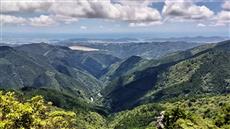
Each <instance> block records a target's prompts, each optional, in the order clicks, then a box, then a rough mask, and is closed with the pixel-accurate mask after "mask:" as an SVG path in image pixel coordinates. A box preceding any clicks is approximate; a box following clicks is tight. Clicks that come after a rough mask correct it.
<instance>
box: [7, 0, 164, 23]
mask: <svg viewBox="0 0 230 129" xmlns="http://www.w3.org/2000/svg"><path fill="white" fill-rule="evenodd" d="M150 1H151V0H145V1H144V2H139V1H133V2H135V3H142V4H141V5H139V6H133V5H132V4H128V3H126V4H125V1H122V2H118V3H117V2H116V3H114V2H112V1H110V0H103V1H99V0H68V1H66V2H63V1H59V0H44V1H37V2H34V1H32V0H18V1H16V0H4V1H3V2H2V7H3V8H2V13H14V14H16V13H19V14H20V13H24V12H28V13H31V14H32V13H38V14H43V15H50V17H53V16H55V17H56V18H52V19H53V20H56V21H57V22H64V23H67V24H68V23H71V22H76V21H78V19H79V18H101V19H110V20H123V21H127V22H133V23H142V22H154V21H160V20H161V15H160V13H159V12H158V11H157V10H156V9H154V8H151V7H149V6H148V3H150ZM133 2H132V3H133ZM43 18H45V17H43ZM34 20H35V21H38V19H34ZM46 20H47V19H46ZM40 22H41V21H40Z"/></svg>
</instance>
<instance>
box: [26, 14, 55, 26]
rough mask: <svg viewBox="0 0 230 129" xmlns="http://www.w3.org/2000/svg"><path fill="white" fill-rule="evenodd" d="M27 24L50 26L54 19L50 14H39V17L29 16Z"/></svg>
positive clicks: (53, 23)
mask: <svg viewBox="0 0 230 129" xmlns="http://www.w3.org/2000/svg"><path fill="white" fill-rule="evenodd" d="M29 24H30V25H32V26H50V25H55V24H56V21H55V20H54V19H52V18H51V17H50V16H46V15H41V16H39V17H34V18H29Z"/></svg>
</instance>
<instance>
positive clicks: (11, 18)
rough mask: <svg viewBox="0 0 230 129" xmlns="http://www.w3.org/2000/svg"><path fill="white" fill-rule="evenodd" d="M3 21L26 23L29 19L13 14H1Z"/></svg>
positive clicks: (4, 22)
mask: <svg viewBox="0 0 230 129" xmlns="http://www.w3.org/2000/svg"><path fill="white" fill-rule="evenodd" d="M0 17H1V23H2V24H26V23H27V20H26V19H25V18H22V17H16V16H11V15H4V14H1V15H0Z"/></svg>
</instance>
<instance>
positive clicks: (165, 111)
mask: <svg viewBox="0 0 230 129" xmlns="http://www.w3.org/2000/svg"><path fill="white" fill-rule="evenodd" d="M0 102H1V103H0V119H1V121H0V128H1V129H12V128H14V129H19V128H20V129H23V128H24V129H29V128H34V129H44V128H49V129H56V128H63V129H64V128H66V129H73V128H77V129H78V128H79V129H157V127H160V126H159V125H160V124H161V125H162V126H163V127H164V128H165V129H175V128H176V129H229V128H230V95H222V96H206V97H203V98H190V99H184V100H177V101H174V102H166V103H152V104H145V105H141V106H138V107H136V108H134V109H132V110H126V111H122V112H119V113H116V114H110V115H109V116H107V117H106V116H103V115H100V114H99V113H97V112H94V111H90V110H85V111H84V110H83V109H82V110H74V109H73V111H65V110H64V109H61V108H57V107H55V106H52V103H51V102H45V100H44V99H43V97H42V96H35V97H32V98H31V99H28V100H26V99H25V98H22V97H20V96H18V95H15V93H14V92H2V91H1V92H0Z"/></svg>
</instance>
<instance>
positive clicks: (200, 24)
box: [197, 23, 206, 27]
mask: <svg viewBox="0 0 230 129" xmlns="http://www.w3.org/2000/svg"><path fill="white" fill-rule="evenodd" d="M197 26H198V27H206V25H205V24H203V23H199V24H197Z"/></svg>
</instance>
